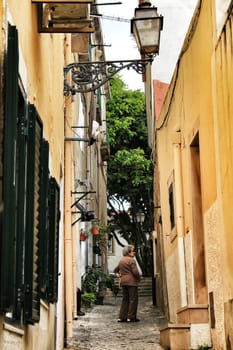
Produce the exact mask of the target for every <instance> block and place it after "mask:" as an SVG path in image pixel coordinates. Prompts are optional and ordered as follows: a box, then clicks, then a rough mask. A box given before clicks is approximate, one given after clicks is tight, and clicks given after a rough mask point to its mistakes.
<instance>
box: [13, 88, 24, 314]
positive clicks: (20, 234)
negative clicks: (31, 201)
mask: <svg viewBox="0 0 233 350" xmlns="http://www.w3.org/2000/svg"><path fill="white" fill-rule="evenodd" d="M18 106H19V110H18V112H19V113H18V128H17V152H16V164H17V169H16V188H17V200H16V202H17V211H16V223H17V225H16V241H15V246H16V264H15V271H16V274H15V296H14V298H15V301H14V308H13V317H14V319H17V320H20V319H21V311H22V306H23V297H24V246H25V220H26V215H25V213H26V198H25V191H26V183H27V180H26V159H27V104H26V101H25V99H24V97H23V96H22V94H21V93H20V91H19V101H18Z"/></svg>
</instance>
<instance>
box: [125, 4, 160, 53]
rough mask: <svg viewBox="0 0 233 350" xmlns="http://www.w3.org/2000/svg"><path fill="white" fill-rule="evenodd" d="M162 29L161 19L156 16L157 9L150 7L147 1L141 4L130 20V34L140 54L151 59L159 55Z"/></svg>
mask: <svg viewBox="0 0 233 350" xmlns="http://www.w3.org/2000/svg"><path fill="white" fill-rule="evenodd" d="M162 29H163V17H162V16H159V15H158V12H157V7H154V6H153V7H152V6H151V3H150V2H149V1H144V2H142V3H141V4H140V5H139V7H138V8H136V9H135V14H134V18H133V19H132V20H131V33H132V34H133V35H134V38H135V40H136V43H137V46H138V50H139V52H140V53H141V54H143V55H145V56H148V57H151V56H155V55H156V54H158V53H159V42H160V31H161V30H162Z"/></svg>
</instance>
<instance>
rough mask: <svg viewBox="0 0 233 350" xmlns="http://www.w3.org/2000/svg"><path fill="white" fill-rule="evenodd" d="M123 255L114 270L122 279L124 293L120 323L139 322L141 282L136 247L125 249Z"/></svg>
mask: <svg viewBox="0 0 233 350" xmlns="http://www.w3.org/2000/svg"><path fill="white" fill-rule="evenodd" d="M122 253H123V257H122V258H121V259H120V261H119V263H118V265H117V266H116V267H115V269H114V270H113V272H114V273H115V274H116V275H118V276H119V277H120V286H121V287H122V293H123V297H122V303H121V308H120V313H119V318H118V322H138V321H139V319H138V318H137V308H138V282H139V281H140V275H139V271H138V268H137V265H136V261H135V259H134V255H135V252H134V246H133V245H128V246H126V247H124V248H123V251H122Z"/></svg>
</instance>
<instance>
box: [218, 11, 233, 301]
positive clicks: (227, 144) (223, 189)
mask: <svg viewBox="0 0 233 350" xmlns="http://www.w3.org/2000/svg"><path fill="white" fill-rule="evenodd" d="M232 28H233V20H232V16H231V18H230V19H229V20H228V21H227V23H226V28H225V30H224V31H223V32H222V34H221V37H220V38H219V41H218V43H217V47H216V54H215V69H216V87H215V88H216V127H217V128H216V129H217V131H216V142H217V145H218V147H219V148H218V151H219V158H218V161H219V164H218V166H219V167H218V169H219V176H220V188H219V191H220V195H222V206H223V218H224V228H225V235H224V238H225V240H226V254H227V271H226V274H227V279H228V287H229V289H227V290H226V297H227V298H230V297H232V291H233V273H232V266H233V255H232V249H231V245H232V239H233V231H232V210H231V208H232V206H233V177H232V174H233V134H232V131H233V119H232V116H233V92H232V86H233V85H232V84H233V29H232Z"/></svg>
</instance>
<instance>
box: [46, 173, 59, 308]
mask: <svg viewBox="0 0 233 350" xmlns="http://www.w3.org/2000/svg"><path fill="white" fill-rule="evenodd" d="M59 220H60V210H59V187H58V185H57V182H56V180H55V179H54V178H53V177H51V178H50V181H49V264H48V273H49V288H48V301H49V302H51V303H54V302H56V301H57V295H58V246H59Z"/></svg>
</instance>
